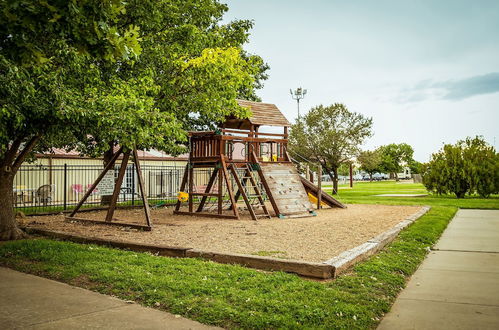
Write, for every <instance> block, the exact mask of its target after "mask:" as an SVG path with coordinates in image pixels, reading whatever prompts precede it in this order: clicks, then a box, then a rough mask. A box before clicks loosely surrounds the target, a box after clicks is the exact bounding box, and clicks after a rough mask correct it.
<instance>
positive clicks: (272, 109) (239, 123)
mask: <svg viewBox="0 0 499 330" xmlns="http://www.w3.org/2000/svg"><path fill="white" fill-rule="evenodd" d="M237 103H238V104H239V105H240V106H242V107H245V108H249V109H250V110H251V112H252V116H251V117H250V118H248V119H243V120H241V119H236V118H227V121H226V122H225V124H224V126H225V127H227V128H241V129H249V126H250V125H257V126H280V127H289V126H291V124H290V123H289V121H288V120H287V119H286V117H284V115H283V114H282V112H281V111H280V110H279V108H277V106H276V105H275V104H272V103H263V102H253V101H246V100H237Z"/></svg>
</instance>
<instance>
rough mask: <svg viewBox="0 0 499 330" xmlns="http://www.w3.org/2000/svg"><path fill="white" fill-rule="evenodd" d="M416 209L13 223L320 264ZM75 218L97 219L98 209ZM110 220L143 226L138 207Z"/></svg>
mask: <svg viewBox="0 0 499 330" xmlns="http://www.w3.org/2000/svg"><path fill="white" fill-rule="evenodd" d="M419 210H420V207H418V206H386V205H348V208H346V209H323V210H320V211H318V214H317V216H315V217H306V218H291V219H278V218H275V217H273V218H272V219H260V220H258V221H253V220H251V219H250V218H249V217H245V219H243V220H229V219H214V218H205V217H193V216H181V215H174V214H173V207H168V208H161V209H154V210H152V211H151V213H152V218H153V226H154V228H153V230H152V231H150V232H143V231H138V230H136V229H130V228H126V227H115V226H106V225H100V224H88V223H85V224H82V223H77V222H73V223H71V222H66V221H65V220H64V216H63V215H62V214H59V215H52V216H34V217H27V218H23V219H19V221H20V222H21V223H22V224H23V225H26V226H29V227H36V228H44V229H52V230H57V231H63V232H66V233H71V234H78V235H85V236H89V237H99V238H105V239H115V240H125V241H132V242H141V243H148V244H162V245H168V246H176V247H184V248H196V249H200V250H205V251H213V252H225V253H242V254H253V255H262V256H274V257H279V258H285V259H294V260H306V261H315V262H322V261H326V260H328V259H330V258H332V257H334V256H336V255H338V254H340V253H341V252H343V251H345V250H348V249H351V248H353V247H355V246H357V245H360V244H362V243H364V242H366V241H367V240H369V239H370V238H372V237H374V236H376V235H378V234H381V233H382V232H384V231H386V230H388V229H390V228H392V227H393V226H394V225H395V224H397V223H399V222H400V221H402V220H404V219H405V218H407V217H409V216H410V215H412V214H414V213H416V212H417V211H419ZM77 217H81V218H88V219H95V220H103V219H104V217H105V212H104V211H93V212H79V213H78V214H77ZM115 217H116V218H118V219H121V220H124V221H125V220H126V221H127V222H130V223H140V224H144V223H145V218H144V211H143V209H128V210H116V213H115Z"/></svg>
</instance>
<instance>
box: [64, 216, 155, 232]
mask: <svg viewBox="0 0 499 330" xmlns="http://www.w3.org/2000/svg"><path fill="white" fill-rule="evenodd" d="M65 220H66V221H78V222H90V223H96V224H100V225H111V226H120V227H130V228H135V229H142V230H145V231H151V229H152V227H151V226H144V225H139V224H136V223H126V222H109V221H101V220H94V219H86V218H76V217H65ZM113 220H114V221H120V220H118V219H113Z"/></svg>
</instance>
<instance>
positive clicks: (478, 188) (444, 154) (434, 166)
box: [423, 136, 499, 198]
mask: <svg viewBox="0 0 499 330" xmlns="http://www.w3.org/2000/svg"><path fill="white" fill-rule="evenodd" d="M423 183H424V185H425V186H426V188H427V189H428V190H430V191H433V192H435V193H437V194H448V193H453V194H455V195H456V197H457V198H464V196H465V195H466V193H468V194H470V195H471V194H475V193H477V194H479V195H480V196H482V197H489V196H490V194H496V193H497V192H498V191H499V155H498V154H497V153H496V151H495V149H494V148H493V147H492V146H490V145H488V144H487V143H486V142H485V141H484V140H483V138H480V137H478V136H477V137H475V138H473V139H472V138H466V140H463V141H459V142H457V143H456V144H455V145H450V144H446V145H444V146H443V148H442V149H441V150H440V151H439V152H437V153H434V154H433V155H432V159H431V160H430V162H429V163H428V164H426V165H425V166H424V169H423Z"/></svg>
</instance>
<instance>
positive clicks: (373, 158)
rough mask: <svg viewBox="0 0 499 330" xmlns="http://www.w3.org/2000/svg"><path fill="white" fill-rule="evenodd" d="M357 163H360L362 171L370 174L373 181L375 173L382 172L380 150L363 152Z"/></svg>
mask: <svg viewBox="0 0 499 330" xmlns="http://www.w3.org/2000/svg"><path fill="white" fill-rule="evenodd" d="M357 161H358V162H359V163H360V169H361V170H363V171H365V172H366V173H367V174H369V176H370V177H371V180H372V176H373V174H374V173H377V172H380V171H381V151H380V150H379V149H376V150H372V151H371V150H366V151H361V152H360V153H359V155H358V156H357Z"/></svg>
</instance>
